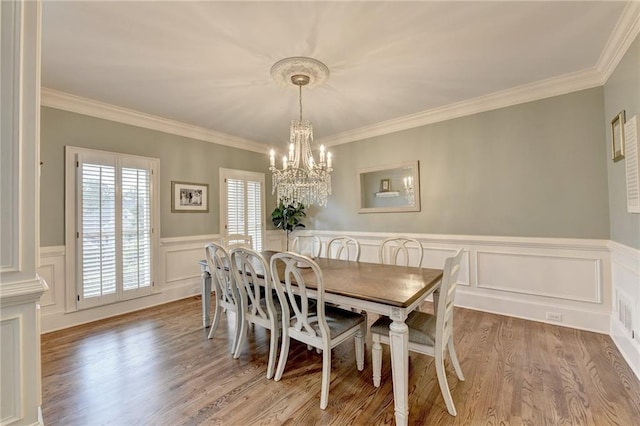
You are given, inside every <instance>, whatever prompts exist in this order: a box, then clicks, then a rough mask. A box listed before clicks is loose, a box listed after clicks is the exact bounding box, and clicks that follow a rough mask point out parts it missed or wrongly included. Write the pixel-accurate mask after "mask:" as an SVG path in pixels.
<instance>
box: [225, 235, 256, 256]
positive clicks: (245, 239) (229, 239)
mask: <svg viewBox="0 0 640 426" xmlns="http://www.w3.org/2000/svg"><path fill="white" fill-rule="evenodd" d="M220 242H221V243H222V245H223V246H224V247H225V248H226V249H227V251H229V252H230V251H231V250H232V249H234V248H237V247H246V248H250V249H253V237H252V236H251V235H242V234H229V235H227V236H226V237H222V238H220Z"/></svg>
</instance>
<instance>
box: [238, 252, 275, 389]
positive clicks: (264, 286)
mask: <svg viewBox="0 0 640 426" xmlns="http://www.w3.org/2000/svg"><path fill="white" fill-rule="evenodd" d="M231 264H232V265H236V267H235V268H233V274H234V277H235V283H236V286H237V287H238V294H239V296H240V297H239V300H240V303H239V309H241V310H242V315H241V318H242V320H241V325H240V332H239V333H238V342H237V345H236V348H235V351H234V354H233V357H234V358H239V357H240V352H241V349H242V345H243V343H244V341H245V340H246V337H247V328H248V325H249V324H254V325H258V326H261V327H264V328H266V329H268V330H270V332H271V333H270V334H271V337H270V343H269V363H268V365H267V379H270V378H272V377H273V373H274V370H275V368H276V356H277V353H278V339H279V337H280V329H281V327H282V308H281V307H280V300H279V298H278V297H277V296H276V295H275V293H273V292H272V289H273V286H272V285H271V272H270V270H269V265H268V263H267V261H266V260H265V258H264V257H263V256H262V255H261V254H260V253H258V252H256V251H254V250H251V249H249V248H244V247H239V248H235V249H233V250H231ZM262 277H264V278H262ZM274 299H275V300H274Z"/></svg>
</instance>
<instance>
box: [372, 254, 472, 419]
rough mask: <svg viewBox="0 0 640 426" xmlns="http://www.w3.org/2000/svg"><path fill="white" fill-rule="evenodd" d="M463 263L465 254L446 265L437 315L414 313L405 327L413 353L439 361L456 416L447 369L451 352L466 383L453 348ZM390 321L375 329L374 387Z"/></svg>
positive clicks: (440, 378)
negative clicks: (445, 361)
mask: <svg viewBox="0 0 640 426" xmlns="http://www.w3.org/2000/svg"><path fill="white" fill-rule="evenodd" d="M461 260H462V250H459V251H458V252H457V253H456V254H455V256H453V257H450V258H448V259H447V260H446V261H445V264H444V272H443V274H442V284H441V285H440V289H439V293H440V296H439V297H438V298H437V306H435V309H434V310H435V315H431V314H427V313H424V312H419V311H413V312H411V313H410V314H409V316H408V317H407V320H406V321H405V323H406V324H407V326H408V327H409V351H412V352H417V353H421V354H424V355H429V356H432V357H434V358H435V364H436V375H437V376H438V384H439V385H440V391H441V392H442V397H443V398H444V402H445V404H446V405H447V410H448V411H449V414H451V415H452V416H455V415H456V408H455V405H454V404H453V399H452V398H451V392H450V391H449V384H448V383H447V376H446V374H445V369H444V356H445V350H448V351H449V356H450V357H451V363H452V364H453V367H454V369H455V370H456V374H457V375H458V379H460V380H461V381H464V375H463V374H462V369H461V368H460V363H459V362H458V356H457V355H456V350H455V347H454V344H453V302H454V299H455V294H456V287H457V280H458V271H459V270H460V262H461ZM390 324H391V319H389V317H386V316H383V317H380V318H379V319H378V320H377V321H376V322H374V323H373V325H372V326H371V337H372V340H373V345H372V350H371V362H372V364H373V365H372V366H373V385H374V386H376V387H379V386H380V377H381V373H382V346H381V345H380V343H385V344H387V345H388V344H389V325H390Z"/></svg>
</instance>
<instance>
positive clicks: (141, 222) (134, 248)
mask: <svg viewBox="0 0 640 426" xmlns="http://www.w3.org/2000/svg"><path fill="white" fill-rule="evenodd" d="M121 176H122V287H123V291H124V292H128V291H132V290H138V289H141V288H145V287H150V286H151V170H149V169H148V168H146V169H145V168H130V167H123V168H122V174H121Z"/></svg>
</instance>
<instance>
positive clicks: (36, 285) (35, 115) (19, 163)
mask: <svg viewBox="0 0 640 426" xmlns="http://www.w3.org/2000/svg"><path fill="white" fill-rule="evenodd" d="M0 8H1V9H0V18H1V19H2V25H0V31H1V33H2V47H1V54H2V79H1V80H0V84H1V88H0V93H2V98H0V101H1V102H2V104H1V106H0V108H1V110H2V123H1V124H2V125H1V127H0V128H1V132H2V136H1V140H2V142H1V144H0V159H1V161H2V164H1V166H0V182H1V183H0V214H1V215H2V227H1V228H0V232H1V233H2V237H1V238H0V329H1V331H2V332H1V333H0V350H1V353H0V356H1V357H2V363H1V365H0V368H1V371H0V378H1V379H0V394H2V398H1V400H0V412H2V420H3V424H11V425H16V426H18V425H33V424H39V423H41V416H40V398H41V391H40V377H39V374H40V367H39V364H40V345H39V341H40V335H39V327H38V322H37V321H38V315H37V303H38V300H39V299H40V296H41V295H42V293H43V292H44V290H45V288H46V284H44V282H42V281H41V280H40V278H39V277H38V275H37V273H36V268H37V267H38V246H39V235H38V234H39V197H40V191H39V189H40V186H39V182H38V180H39V171H40V166H39V163H40V159H39V143H40V133H39V130H40V10H41V9H40V8H41V4H40V2H39V1H27V0H19V1H11V2H8V1H7V2H5V1H3V2H1V3H0ZM5 41H9V42H8V43H5Z"/></svg>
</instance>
